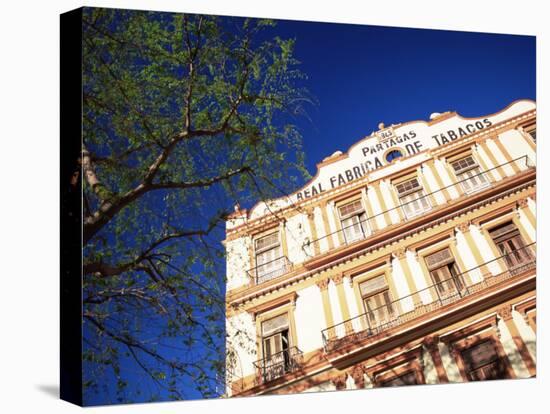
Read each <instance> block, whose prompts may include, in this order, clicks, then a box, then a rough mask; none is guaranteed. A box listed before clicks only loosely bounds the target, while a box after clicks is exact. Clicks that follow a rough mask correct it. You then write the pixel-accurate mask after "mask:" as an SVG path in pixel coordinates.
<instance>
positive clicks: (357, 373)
mask: <svg viewBox="0 0 550 414" xmlns="http://www.w3.org/2000/svg"><path fill="white" fill-rule="evenodd" d="M348 374H349V376H350V377H352V378H353V380H354V381H355V385H356V386H357V388H365V373H364V369H363V367H362V366H361V365H356V366H354V367H353V368H352V369H351V370H349V371H348Z"/></svg>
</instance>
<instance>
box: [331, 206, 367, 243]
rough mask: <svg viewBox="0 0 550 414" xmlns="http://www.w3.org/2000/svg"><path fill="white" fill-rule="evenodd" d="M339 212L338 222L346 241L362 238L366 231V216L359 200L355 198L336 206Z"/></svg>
mask: <svg viewBox="0 0 550 414" xmlns="http://www.w3.org/2000/svg"><path fill="white" fill-rule="evenodd" d="M338 213H339V214H340V224H341V226H342V230H343V232H344V239H345V240H346V243H351V242H354V241H356V240H361V239H364V238H365V237H366V235H367V233H368V231H367V222H366V220H367V216H366V214H365V210H364V209H363V205H362V204H361V200H355V201H352V202H351V203H348V204H344V205H343V206H340V207H338Z"/></svg>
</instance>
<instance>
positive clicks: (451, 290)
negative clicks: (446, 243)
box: [424, 249, 466, 299]
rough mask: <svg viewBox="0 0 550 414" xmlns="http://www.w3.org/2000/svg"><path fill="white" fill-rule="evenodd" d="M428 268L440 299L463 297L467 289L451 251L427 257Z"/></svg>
mask: <svg viewBox="0 0 550 414" xmlns="http://www.w3.org/2000/svg"><path fill="white" fill-rule="evenodd" d="M424 260H425V261H426V266H427V267H428V271H429V272H430V277H431V278H432V281H433V283H434V285H435V290H436V292H437V295H438V297H439V298H440V299H445V298H449V297H453V296H456V295H457V294H458V295H461V294H462V293H463V292H464V290H465V287H466V284H465V283H464V278H463V277H462V275H461V274H460V272H459V271H458V267H457V266H456V263H455V259H454V257H453V255H452V254H451V252H450V250H449V249H443V250H440V251H438V252H436V253H433V254H430V255H429V256H426V257H425V259H424Z"/></svg>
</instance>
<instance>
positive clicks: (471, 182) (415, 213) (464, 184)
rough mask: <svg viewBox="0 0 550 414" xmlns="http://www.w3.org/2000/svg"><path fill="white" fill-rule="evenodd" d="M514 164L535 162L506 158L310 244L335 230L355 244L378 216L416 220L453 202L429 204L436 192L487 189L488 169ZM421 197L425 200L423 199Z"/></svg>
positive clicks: (371, 232) (524, 166)
mask: <svg viewBox="0 0 550 414" xmlns="http://www.w3.org/2000/svg"><path fill="white" fill-rule="evenodd" d="M513 163H515V165H517V166H519V167H520V169H521V170H522V171H523V170H529V169H533V168H534V167H535V166H534V164H533V163H532V162H531V160H530V159H529V157H528V156H527V155H524V156H522V157H519V158H516V159H514V160H512V161H508V162H506V163H503V164H500V165H497V166H496V167H493V168H490V169H488V170H486V171H482V172H480V173H478V174H473V175H470V176H468V177H467V178H465V179H462V180H459V181H457V182H455V183H453V184H451V185H448V186H445V187H442V188H440V189H438V190H436V191H432V192H431V193H427V194H424V195H422V196H420V197H417V198H415V199H414V200H411V201H408V202H406V203H402V204H400V205H399V206H397V207H393V208H390V209H387V210H384V211H382V212H381V213H378V214H375V215H373V216H371V217H368V218H366V219H364V220H361V221H358V222H356V223H353V224H352V225H350V226H346V227H344V228H342V229H339V230H337V231H334V232H332V233H329V234H327V235H325V236H323V237H319V238H318V239H315V240H312V241H310V242H309V244H313V243H319V242H320V241H321V240H323V239H328V238H331V237H333V235H337V234H338V233H341V236H342V237H340V236H339V239H341V240H342V241H343V244H344V245H346V246H347V245H351V244H354V243H356V242H358V241H361V240H364V239H368V238H370V237H371V236H373V235H375V234H376V233H377V231H376V230H374V229H376V228H378V227H379V226H378V224H377V222H376V221H377V219H378V217H384V215H385V214H390V215H391V213H392V212H395V213H398V215H399V217H400V218H402V219H401V223H398V224H402V223H403V222H407V221H411V220H413V219H416V218H417V217H420V216H422V215H424V214H425V213H427V212H430V211H433V210H435V209H437V208H440V207H442V206H446V205H448V204H449V203H452V202H453V201H454V200H451V201H448V202H447V203H443V204H441V203H438V204H436V205H432V204H431V202H430V201H429V200H430V198H431V197H435V195H437V194H444V192H445V191H448V190H450V189H452V188H454V189H455V190H456V191H457V192H458V194H459V197H460V196H461V197H468V196H472V195H473V194H475V193H478V192H481V191H483V190H486V189H488V188H490V187H492V186H493V185H495V184H496V183H491V179H490V174H491V172H493V171H495V170H497V169H499V168H502V167H505V166H507V165H511V164H513ZM423 200H425V202H423ZM419 206H421V207H419ZM394 225H395V224H394ZM377 226H378V227H377ZM349 234H353V235H354V237H349Z"/></svg>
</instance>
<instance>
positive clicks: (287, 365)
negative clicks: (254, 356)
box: [254, 346, 302, 384]
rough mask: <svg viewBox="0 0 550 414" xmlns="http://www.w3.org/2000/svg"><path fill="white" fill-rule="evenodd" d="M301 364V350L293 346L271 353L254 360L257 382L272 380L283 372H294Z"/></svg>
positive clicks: (262, 382) (283, 373)
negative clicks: (267, 356) (268, 356)
mask: <svg viewBox="0 0 550 414" xmlns="http://www.w3.org/2000/svg"><path fill="white" fill-rule="evenodd" d="M301 365H302V351H300V350H299V349H298V348H297V347H295V346H293V347H290V348H288V349H286V350H284V351H281V352H277V353H276V354H273V355H271V357H270V358H266V359H261V360H259V361H256V362H254V367H255V368H256V372H257V374H258V375H257V381H258V383H259V384H264V383H266V382H270V381H273V380H275V379H277V378H280V377H282V376H283V375H285V374H288V373H290V372H294V371H296V370H297V369H299V368H300V367H301Z"/></svg>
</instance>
